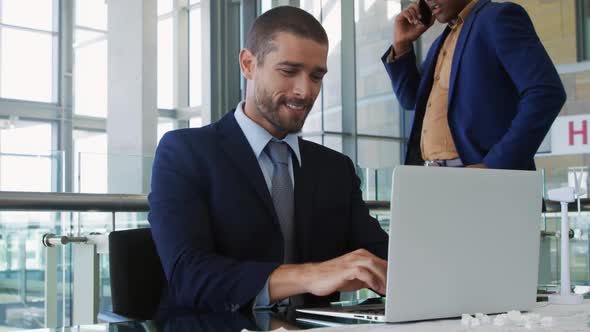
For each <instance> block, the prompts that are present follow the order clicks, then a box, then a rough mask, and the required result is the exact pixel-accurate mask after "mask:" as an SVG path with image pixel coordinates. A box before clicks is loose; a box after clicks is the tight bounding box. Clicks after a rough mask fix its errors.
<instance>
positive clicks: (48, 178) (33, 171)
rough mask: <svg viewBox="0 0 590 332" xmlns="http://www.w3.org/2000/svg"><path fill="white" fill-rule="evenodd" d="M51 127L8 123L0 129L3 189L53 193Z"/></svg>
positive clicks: (0, 185) (13, 121)
mask: <svg viewBox="0 0 590 332" xmlns="http://www.w3.org/2000/svg"><path fill="white" fill-rule="evenodd" d="M51 142H52V139H51V124H49V123H38V122H29V121H15V120H4V121H2V122H1V128H0V152H1V153H0V190H6V191H39V192H49V191H51V190H52V185H51V182H52V173H51V171H52V161H53V155H52V153H51V151H52V146H51Z"/></svg>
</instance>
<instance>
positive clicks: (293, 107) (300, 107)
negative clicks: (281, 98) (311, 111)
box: [284, 103, 305, 113]
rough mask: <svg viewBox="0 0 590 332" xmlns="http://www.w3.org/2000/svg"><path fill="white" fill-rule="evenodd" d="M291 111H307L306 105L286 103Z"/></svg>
mask: <svg viewBox="0 0 590 332" xmlns="http://www.w3.org/2000/svg"><path fill="white" fill-rule="evenodd" d="M284 105H285V106H286V107H287V109H288V110H289V111H292V112H296V113H300V112H303V111H305V105H303V104H292V103H284Z"/></svg>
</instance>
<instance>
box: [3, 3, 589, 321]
mask: <svg viewBox="0 0 590 332" xmlns="http://www.w3.org/2000/svg"><path fill="white" fill-rule="evenodd" d="M514 2H517V3H519V4H521V5H523V6H524V7H525V8H526V9H527V11H528V13H529V15H530V16H531V18H532V20H533V22H534V25H535V28H536V29H537V32H538V34H539V36H540V38H541V40H542V42H543V44H544V45H545V47H546V49H547V50H548V52H549V54H550V56H551V58H552V60H553V62H554V63H555V65H556V67H557V71H558V72H559V73H560V75H561V78H562V80H563V83H564V85H565V87H566V91H567V94H568V100H567V103H566V105H565V106H564V108H563V110H562V112H561V114H560V116H559V117H558V119H557V121H556V122H555V124H554V126H553V128H552V130H551V132H550V133H549V135H548V136H547V137H546V139H545V141H544V142H543V144H542V146H541V147H540V149H539V151H538V154H537V157H536V163H537V166H538V167H539V168H541V169H543V170H544V174H545V188H546V189H551V188H555V187H558V186H563V185H567V184H569V185H573V184H574V183H575V181H576V178H577V177H578V176H577V175H579V176H581V179H582V180H581V186H582V187H583V188H585V189H586V191H587V189H588V188H587V183H588V170H587V169H584V168H579V169H577V173H576V169H573V168H572V167H584V166H590V144H589V141H588V140H589V139H588V136H589V133H588V130H589V128H588V122H590V4H589V3H588V1H587V0H516V1H514ZM409 3H410V1H408V0H354V1H353V0H350V1H349V0H201V1H199V0H108V1H107V0H0V190H1V191H20V192H45V193H54V192H61V193H99V194H137V195H145V194H147V193H148V192H149V179H150V168H151V162H152V159H153V154H154V151H155V148H156V146H157V143H158V140H159V139H160V138H161V137H162V135H163V134H164V133H165V132H167V131H169V130H174V129H178V128H188V127H200V126H203V125H206V124H208V123H211V122H212V121H215V120H217V119H219V118H220V117H221V116H222V115H223V114H225V113H226V112H228V111H229V110H231V109H232V108H234V107H235V105H237V103H238V101H239V100H240V99H241V95H242V94H243V92H244V87H245V85H244V82H243V80H242V78H241V76H240V71H239V66H238V52H239V50H240V48H241V47H242V45H243V40H244V38H245V34H246V32H247V29H248V27H249V26H250V23H251V22H252V21H253V20H254V19H255V17H256V16H257V15H259V14H260V13H262V12H264V11H266V10H268V9H270V8H272V7H274V6H279V5H294V6H299V7H301V8H303V9H305V10H307V11H309V12H310V13H312V14H313V15H314V16H316V18H318V20H320V22H322V24H323V25H324V27H325V28H326V31H327V33H328V36H329V39H330V48H329V58H328V67H329V73H328V74H327V75H326V77H325V79H324V84H323V89H322V92H321V94H320V96H319V97H318V99H317V101H316V103H315V106H314V110H313V111H312V113H311V114H310V115H309V118H308V120H307V122H306V125H305V127H304V128H303V131H302V134H301V135H302V136H303V137H304V138H305V139H308V140H311V141H314V142H317V143H320V144H323V145H325V146H328V147H330V148H332V149H334V150H337V151H340V152H343V153H345V154H346V155H348V156H350V157H351V159H352V160H353V161H354V162H355V163H356V164H357V165H358V168H357V169H358V174H359V176H360V177H361V179H362V190H363V194H364V198H365V199H366V200H370V201H378V202H383V203H382V204H381V205H379V204H376V205H374V206H376V207H377V208H376V209H375V211H374V213H375V215H377V216H378V217H379V219H380V221H382V225H383V227H385V228H387V223H388V220H387V219H388V215H387V211H386V209H387V203H388V201H389V199H390V189H391V172H392V170H393V168H394V167H395V166H396V165H399V164H400V163H401V161H402V160H403V155H404V151H405V140H406V137H407V135H408V131H409V127H410V121H411V113H410V112H408V111H405V110H403V109H401V108H400V106H399V104H398V102H397V101H396V99H395V96H394V94H393V93H392V89H391V86H390V83H389V79H388V78H387V74H386V72H385V70H384V68H383V65H382V63H381V61H380V56H381V55H382V54H383V52H384V51H385V50H386V49H387V48H388V47H389V45H390V44H391V41H392V28H393V21H394V18H395V16H396V15H397V14H398V13H399V12H400V11H401V10H402V9H403V8H405V7H406V6H407V5H408V4H409ZM442 29H443V27H442V26H439V25H437V26H435V27H433V28H432V29H431V31H429V32H428V33H427V34H426V35H425V36H424V37H423V38H422V39H421V40H420V42H419V43H418V45H417V50H418V54H419V56H423V55H424V52H425V51H426V50H428V48H429V47H430V43H431V42H432V40H433V39H434V38H435V37H436V36H438V34H439V33H440V32H441V31H442ZM583 198H584V199H585V198H586V196H584V197H583ZM1 201H2V198H1V196H0V203H1ZM427 204H428V203H427V202H425V205H427ZM0 205H1V204H0ZM383 207H384V208H383ZM499 208H501V207H499ZM130 210H131V209H130ZM582 210H585V208H584V204H582ZM119 211H120V210H119ZM132 211H135V210H131V211H129V212H126V211H120V212H115V211H114V210H113V211H109V210H108V209H106V210H100V211H68V209H63V210H56V209H47V210H46V211H42V210H40V209H31V210H27V209H2V210H0V331H3V330H14V329H19V328H37V327H43V326H45V325H47V324H46V323H47V322H46V314H47V312H46V310H47V309H46V308H47V303H46V302H47V301H51V306H52V308H53V309H52V310H55V315H54V316H55V318H54V322H53V323H52V324H54V325H56V326H67V325H71V324H72V323H73V321H72V312H73V311H74V310H73V300H72V297H73V292H74V290H73V288H74V282H75V280H74V277H73V262H72V248H71V247H70V246H63V247H60V248H58V253H57V256H56V257H57V259H56V261H55V262H53V261H52V262H48V261H47V258H46V254H45V250H46V249H45V248H44V247H43V245H42V243H41V237H42V235H43V234H45V233H55V234H70V235H72V234H73V235H79V234H81V235H83V234H89V233H91V232H98V233H106V232H109V231H112V230H114V229H126V228H137V227H147V226H148V223H147V213H146V212H145V211H140V212H132ZM589 224H590V215H588V212H585V211H582V212H581V213H580V216H579V217H578V214H577V213H575V214H572V220H571V225H572V229H573V233H574V234H573V240H572V248H571V250H572V263H571V269H572V278H573V284H574V285H576V286H577V287H578V289H579V290H580V291H584V290H585V289H586V288H584V287H585V286H588V284H589V275H590V265H589V255H588V248H589V242H588V233H589V227H588V225H589ZM539 228H540V230H541V231H542V232H543V234H544V237H543V238H542V242H541V246H542V257H541V264H540V273H539V277H540V279H539V283H540V287H541V288H545V289H551V288H552V287H554V286H555V283H556V280H558V276H559V261H558V257H559V252H558V250H559V243H558V241H557V238H556V237H555V234H554V232H555V230H558V229H559V223H558V217H557V214H556V213H554V212H548V213H546V214H545V215H544V216H543V217H542V218H540V223H539ZM507 231H509V230H507ZM498 245H501V239H498ZM49 263H51V264H49ZM48 271H50V272H51V275H52V276H53V278H56V283H54V284H52V285H50V286H46V285H45V280H46V276H47V273H48ZM108 276H109V275H108V259H107V258H106V255H103V256H101V258H100V266H99V306H100V308H101V309H109V307H110V288H109V277H108ZM47 287H52V289H51V290H48V289H47ZM482 287H485V285H482ZM48 293H49V294H53V296H50V297H47V294H48Z"/></svg>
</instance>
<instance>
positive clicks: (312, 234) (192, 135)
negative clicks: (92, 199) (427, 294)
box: [149, 7, 388, 311]
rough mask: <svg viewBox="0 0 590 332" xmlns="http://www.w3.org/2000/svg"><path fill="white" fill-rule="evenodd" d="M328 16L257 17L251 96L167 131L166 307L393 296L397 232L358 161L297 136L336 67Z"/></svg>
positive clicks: (248, 65) (161, 179)
mask: <svg viewBox="0 0 590 332" xmlns="http://www.w3.org/2000/svg"><path fill="white" fill-rule="evenodd" d="M327 54H328V38H327V35H326V32H325V31H324V29H323V28H322V26H321V24H320V23H319V22H318V21H317V20H316V19H315V18H314V17H313V16H311V15H310V14H308V13H306V12H305V11H303V10H301V9H298V8H294V7H278V8H275V9H272V10H270V11H268V12H266V13H264V14H263V15H261V16H260V17H259V18H258V19H257V20H256V21H255V22H254V24H253V26H252V28H251V30H250V32H249V34H248V39H247V44H246V48H245V49H244V50H242V51H241V52H240V68H241V71H242V74H243V75H244V77H245V78H246V80H247V90H246V91H247V93H246V100H245V101H243V102H240V103H239V104H238V105H237V107H236V109H235V110H234V111H232V112H230V113H228V114H227V115H226V116H224V117H223V118H222V119H221V120H219V121H218V122H216V123H213V124H211V125H209V126H206V127H203V128H198V129H182V130H176V131H172V132H169V133H167V134H166V135H165V136H164V137H163V138H162V140H161V141H160V144H159V146H158V149H157V152H156V156H155V160H154V166H153V173H152V190H151V193H150V195H149V205H150V215H149V221H150V224H151V227H152V234H153V238H154V241H155V244H156V248H157V250H158V253H159V255H160V258H161V262H162V266H163V268H164V272H165V274H166V278H167V281H168V282H167V289H166V290H164V292H163V299H162V303H161V310H162V311H174V310H176V309H179V308H189V309H197V310H204V311H224V310H231V311H233V310H238V309H242V308H245V309H251V308H252V306H255V307H260V306H270V305H274V304H276V303H281V304H286V303H289V302H290V303H291V304H296V305H300V304H310V305H311V304H314V305H316V304H325V303H327V302H329V301H333V300H336V299H337V298H338V292H339V291H350V290H357V289H360V288H365V287H370V288H372V289H373V290H375V291H377V292H381V293H384V292H385V287H386V284H385V283H386V270H387V263H386V261H385V260H384V258H386V256H387V244H388V238H387V235H386V233H385V232H384V231H383V230H382V229H381V228H380V226H379V223H378V222H377V221H376V220H375V219H374V218H372V217H371V216H370V215H369V211H368V209H367V207H366V206H365V204H364V202H363V200H362V195H361V191H360V188H359V186H360V181H359V179H358V177H357V176H356V174H355V168H354V165H353V164H352V162H351V160H350V159H349V158H348V157H346V156H344V155H342V154H340V153H337V152H335V151H332V150H330V149H328V148H325V147H323V146H320V145H317V144H314V143H312V142H308V141H305V140H303V139H301V138H298V137H297V135H296V134H297V133H298V132H299V131H300V130H301V128H302V127H303V124H304V123H305V119H306V117H307V115H308V114H309V112H310V111H311V109H312V106H313V103H314V101H315V100H316V98H317V96H318V94H319V91H320V88H321V84H322V79H323V76H324V75H325V73H326V72H327V70H328V69H327V66H326V62H327Z"/></svg>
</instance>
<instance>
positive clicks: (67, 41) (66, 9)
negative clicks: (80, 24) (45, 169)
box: [58, 0, 75, 192]
mask: <svg viewBox="0 0 590 332" xmlns="http://www.w3.org/2000/svg"><path fill="white" fill-rule="evenodd" d="M60 2H61V6H60V11H59V36H60V37H59V39H60V47H59V73H60V75H59V91H60V94H59V96H60V98H59V100H58V105H59V111H60V113H59V122H58V123H59V130H58V133H59V140H58V141H59V143H58V150H61V151H63V161H62V163H63V167H61V170H63V179H62V181H61V184H62V185H63V188H62V189H63V191H65V192H72V191H73V189H74V188H73V176H74V175H73V172H74V171H73V169H74V160H73V159H74V158H73V148H72V146H73V105H74V93H73V88H74V85H73V80H74V76H73V72H74V49H73V43H74V24H75V19H74V9H75V8H74V6H75V4H74V2H75V0H61V1H60Z"/></svg>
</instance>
